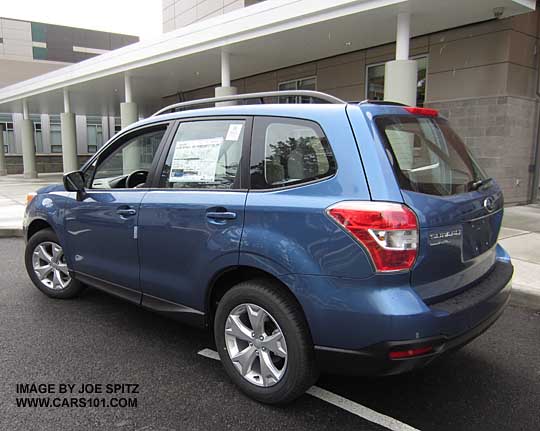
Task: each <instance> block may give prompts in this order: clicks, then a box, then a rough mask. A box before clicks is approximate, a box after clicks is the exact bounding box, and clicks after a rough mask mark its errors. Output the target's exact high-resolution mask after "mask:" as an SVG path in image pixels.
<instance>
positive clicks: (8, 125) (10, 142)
mask: <svg viewBox="0 0 540 431" xmlns="http://www.w3.org/2000/svg"><path fill="white" fill-rule="evenodd" d="M0 124H2V125H3V126H4V131H3V132H2V133H3V135H4V153H5V154H7V153H14V152H15V135H14V133H13V123H12V122H11V121H6V122H1V123H0Z"/></svg>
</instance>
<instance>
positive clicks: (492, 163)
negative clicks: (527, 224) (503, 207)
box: [429, 96, 538, 204]
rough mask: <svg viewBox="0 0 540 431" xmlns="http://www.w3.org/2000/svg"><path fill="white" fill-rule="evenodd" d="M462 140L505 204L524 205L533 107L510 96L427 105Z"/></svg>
mask: <svg viewBox="0 0 540 431" xmlns="http://www.w3.org/2000/svg"><path fill="white" fill-rule="evenodd" d="M429 106H430V107H433V108H436V109H439V110H440V113H441V115H442V116H444V117H446V118H447V119H448V120H449V121H450V123H451V125H452V127H453V129H454V130H455V131H456V132H457V133H458V134H459V135H460V136H461V137H462V138H463V140H464V142H465V143H466V144H467V146H468V147H469V148H470V149H471V152H472V153H473V155H474V156H475V158H476V159H477V160H478V162H479V164H480V166H482V168H483V169H484V170H485V171H486V173H487V174H488V175H489V176H490V177H493V178H495V179H496V180H497V182H498V183H499V184H500V186H501V187H502V189H503V192H504V196H505V202H506V203H507V204H519V203H527V201H528V199H529V197H530V193H531V187H532V167H531V166H532V163H533V154H534V150H535V141H536V135H535V130H536V127H535V124H536V123H535V122H536V116H537V109H538V108H537V103H536V101H535V100H534V99H528V98H523V97H513V96H499V97H484V98H474V99H462V100H454V101H445V102H431V103H430V104H429Z"/></svg>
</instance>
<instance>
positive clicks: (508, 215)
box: [499, 204, 540, 309]
mask: <svg viewBox="0 0 540 431" xmlns="http://www.w3.org/2000/svg"><path fill="white" fill-rule="evenodd" d="M499 242H500V244H501V245H502V246H503V247H504V248H505V249H506V250H507V251H508V253H509V254H510V256H511V257H512V263H513V264H514V280H513V287H514V292H516V293H517V292H519V294H518V295H515V294H514V295H513V299H514V302H518V303H520V304H521V305H525V306H529V307H532V308H536V309H540V205H538V204H535V205H527V206H519V207H510V208H505V210H504V220H503V228H502V230H501V233H500V235H499Z"/></svg>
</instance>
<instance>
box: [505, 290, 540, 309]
mask: <svg viewBox="0 0 540 431" xmlns="http://www.w3.org/2000/svg"><path fill="white" fill-rule="evenodd" d="M510 303H511V304H513V305H519V306H521V307H525V308H530V309H531V310H540V292H539V293H536V292H532V291H530V290H525V289H519V288H515V287H514V288H513V289H512V294H511V295H510Z"/></svg>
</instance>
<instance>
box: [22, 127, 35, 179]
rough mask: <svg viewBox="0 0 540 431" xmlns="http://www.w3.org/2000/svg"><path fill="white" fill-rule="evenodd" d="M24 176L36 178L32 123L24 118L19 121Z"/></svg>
mask: <svg viewBox="0 0 540 431" xmlns="http://www.w3.org/2000/svg"><path fill="white" fill-rule="evenodd" d="M21 132H22V150H23V168H24V178H37V170H36V146H35V143H34V124H33V123H32V120H28V119H27V118H25V119H24V120H22V121H21Z"/></svg>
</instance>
